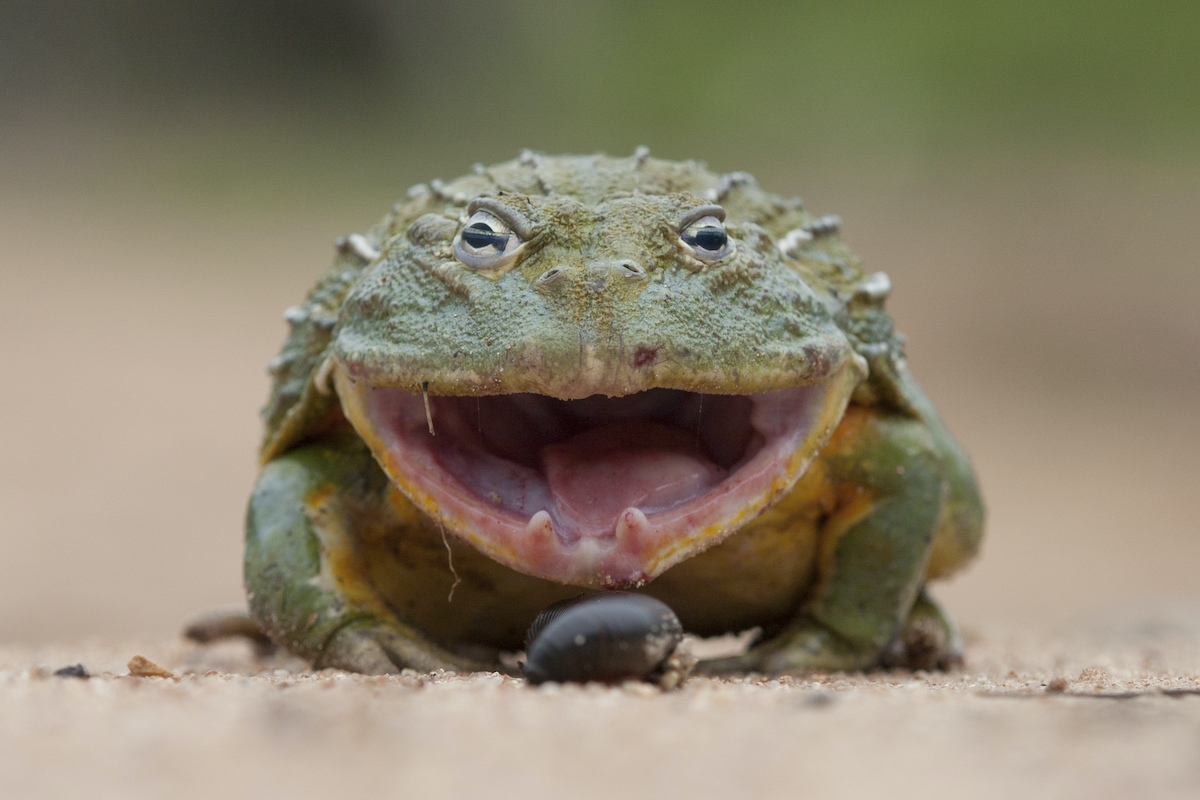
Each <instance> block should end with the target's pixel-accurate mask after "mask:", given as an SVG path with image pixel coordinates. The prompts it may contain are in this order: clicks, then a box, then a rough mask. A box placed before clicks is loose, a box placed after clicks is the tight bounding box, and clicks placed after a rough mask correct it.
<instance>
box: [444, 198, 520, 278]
mask: <svg viewBox="0 0 1200 800" xmlns="http://www.w3.org/2000/svg"><path fill="white" fill-rule="evenodd" d="M520 246H521V239H520V237H519V236H517V234H516V233H514V232H513V230H512V228H511V227H509V226H508V225H507V224H506V223H504V222H503V221H501V220H500V218H499V217H497V216H496V215H494V214H492V213H490V212H488V211H482V210H480V211H476V212H475V213H474V214H472V215H471V218H470V219H468V220H467V224H466V225H464V226H463V229H462V230H461V231H459V234H458V237H457V238H456V239H455V240H454V255H455V256H456V257H457V258H458V260H459V261H461V262H462V263H463V264H465V265H467V266H468V267H471V268H472V269H495V268H496V267H499V266H500V265H502V264H503V263H504V262H505V261H507V260H508V258H509V256H511V255H512V254H513V253H515V252H516V250H517V248H518V247H520Z"/></svg>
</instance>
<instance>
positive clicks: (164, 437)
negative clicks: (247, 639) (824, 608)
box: [0, 0, 1200, 641]
mask: <svg viewBox="0 0 1200 800" xmlns="http://www.w3.org/2000/svg"><path fill="white" fill-rule="evenodd" d="M640 144H645V145H648V146H649V147H650V148H651V150H652V151H653V152H654V153H655V154H656V155H658V156H662V157H673V158H698V159H701V160H704V161H707V162H708V163H709V164H710V166H712V167H713V168H714V169H717V170H735V169H740V170H747V171H750V172H752V173H754V174H756V175H757V176H758V178H759V180H760V183H762V184H763V185H764V186H765V187H767V188H769V189H772V190H775V191H778V192H780V193H782V194H800V195H802V196H803V197H805V199H806V201H807V203H808V206H809V207H810V208H811V209H812V210H814V211H815V212H818V213H825V212H836V213H839V214H841V215H842V216H843V217H844V218H845V220H846V225H845V228H844V236H845V238H846V240H847V241H848V242H849V243H850V244H851V246H853V247H854V248H855V249H857V250H858V251H859V252H860V253H861V254H862V255H863V256H864V257H865V258H866V259H867V262H868V265H869V266H870V267H872V268H875V269H884V270H887V271H888V272H889V273H890V274H891V275H892V278H893V282H894V284H895V286H896V292H895V294H894V297H893V301H892V305H891V308H892V310H893V313H894V315H895V316H896V318H897V320H898V324H899V325H900V327H901V328H902V329H903V330H904V331H906V333H908V334H909V337H910V343H911V347H910V353H911V357H912V362H913V364H914V367H915V369H916V370H917V373H918V375H919V376H920V377H922V379H923V380H924V382H925V384H926V386H927V388H928V389H929V390H930V393H931V394H932V395H933V397H934V400H935V401H936V402H938V404H939V406H940V407H941V408H942V409H943V411H944V413H945V415H946V416H947V418H948V419H949V420H950V422H951V425H952V427H953V428H954V429H955V430H956V431H958V433H959V435H960V437H961V438H962V439H963V440H964V442H965V444H966V445H967V447H968V449H969V450H970V451H971V452H972V453H973V454H974V456H975V459H976V461H977V464H978V466H979V469H980V472H981V476H982V479H983V484H984V489H985V493H986V494H987V497H988V501H989V507H990V511H991V530H990V533H989V540H988V542H987V548H986V551H985V554H984V557H983V558H982V559H981V561H980V562H979V564H978V566H977V567H975V568H974V569H973V570H972V571H971V572H969V573H967V575H966V577H964V578H962V579H960V580H958V581H956V582H954V583H953V584H952V585H950V586H949V587H948V588H947V589H945V590H944V595H945V596H946V597H947V599H948V600H949V601H950V605H951V607H952V608H955V609H957V610H959V611H960V616H962V617H963V619H964V620H965V622H966V623H967V624H968V626H970V625H976V626H980V627H987V626H1001V627H1003V626H1015V627H1028V626H1031V625H1043V624H1054V625H1062V624H1075V623H1074V622H1073V621H1076V620H1079V619H1081V618H1083V617H1087V615H1089V614H1092V613H1100V612H1103V613H1110V612H1112V611H1113V610H1123V609H1128V608H1135V607H1137V608H1140V607H1142V606H1147V607H1149V606H1155V604H1159V605H1162V604H1165V605H1167V606H1170V607H1172V608H1176V607H1178V606H1179V604H1180V603H1181V602H1182V603H1185V604H1187V603H1193V604H1194V603H1200V590H1198V589H1197V588H1196V586H1197V582H1196V581H1195V573H1196V570H1197V568H1198V567H1200V535H1198V533H1200V532H1198V531H1197V520H1198V519H1200V500H1198V497H1200V492H1197V491H1196V489H1197V484H1198V482H1200V466H1198V465H1200V457H1197V455H1196V451H1197V448H1200V420H1198V415H1197V414H1196V404H1197V403H1196V392H1197V390H1198V389H1200V314H1197V313H1196V311H1195V308H1196V300H1195V298H1197V297H1198V296H1200V264H1198V261H1200V259H1198V258H1197V255H1196V252H1197V248H1196V244H1195V236H1196V231H1197V229H1198V228H1200V148H1198V146H1197V145H1198V144H1200V4H1198V3H1195V2H1182V1H1179V2H1166V1H1164V2H1141V3H1132V2H1115V1H1114V0H1097V1H1095V2H1086V3H1085V2H1067V1H1066V0H1060V1H1059V2H1053V1H1049V2H1032V1H1031V0H1014V1H1013V2H1006V3H993V2H958V3H952V2H935V1H934V0H923V1H922V2H890V3H888V2H877V1H874V0H846V1H844V2H838V3H833V2H805V3H797V2H793V3H784V2H761V3H752V4H735V3H717V2H708V1H707V0H699V1H697V2H688V3H674V2H662V3H653V2H638V3H635V2H617V1H615V0H613V1H610V2H587V3H585V2H578V1H576V0H559V1H558V2H548V1H546V0H542V1H540V2H538V1H533V2H509V1H508V0H493V1H492V2H481V1H480V0H448V1H447V2H440V3H411V2H393V3H386V2H382V1H376V2H371V1H369V0H352V1H350V2H339V3H332V2H328V3H321V2H314V1H312V0H302V1H299V2H265V1H264V0H257V1H250V2H217V0H197V1H196V2H191V3H187V4H176V3H162V2H150V0H107V1H99V2H83V1H82V0H44V1H43V2H33V1H32V0H6V2H3V3H0V238H2V240H3V241H4V242H5V247H4V248H3V250H2V251H0V336H3V340H4V341H5V343H6V344H7V347H6V362H7V366H8V369H7V370H6V377H5V378H4V379H3V381H2V382H0V441H3V442H4V443H5V444H4V445H3V447H2V448H0V543H3V545H4V548H5V553H6V555H5V557H4V558H3V559H0V640H22V641H45V640H49V639H63V638H70V637H79V636H84V635H89V634H95V635H105V636H108V635H141V634H145V635H151V634H160V633H164V632H171V631H173V630H175V629H176V628H177V627H178V621H179V619H180V618H181V617H182V616H183V615H185V614H186V613H187V612H188V611H189V610H192V609H195V608H200V607H203V606H206V605H209V604H213V603H217V602H225V601H237V600H238V598H239V593H240V589H239V580H240V577H239V575H240V547H241V545H240V537H241V531H240V524H241V522H240V518H241V514H242V510H243V508H244V502H245V497H246V495H247V493H248V491H249V487H250V485H251V483H252V481H253V477H254V472H255V465H254V449H255V445H256V441H257V435H258V430H257V420H256V418H255V414H254V412H255V410H256V409H257V407H258V405H259V404H261V402H262V399H263V397H265V393H266V387H267V383H266V377H265V374H264V371H263V370H264V365H265V364H266V361H267V360H268V359H269V358H270V357H271V356H272V355H273V351H274V350H275V348H277V347H278V344H279V342H280V341H281V340H282V337H283V332H284V328H283V324H282V322H281V321H280V319H279V313H280V311H281V310H282V309H283V308H284V307H285V306H287V305H289V304H291V303H293V302H296V301H297V300H298V299H299V298H300V297H301V296H302V293H303V292H304V291H305V289H306V288H307V286H308V285H309V283H310V282H311V281H312V280H313V278H314V277H315V276H316V275H317V274H319V272H321V271H322V269H323V268H324V266H325V265H326V263H327V261H328V258H329V256H330V254H331V249H330V243H331V241H332V239H333V238H334V237H335V236H337V235H340V234H343V233H346V232H349V231H353V230H361V229H363V228H365V227H367V226H368V225H369V224H371V223H372V222H373V221H374V220H375V219H377V218H378V217H379V216H381V215H382V214H383V212H384V211H385V210H386V209H387V208H388V205H389V204H390V203H391V202H392V201H393V200H394V199H396V198H397V197H399V196H401V195H402V193H403V191H404V189H405V188H406V187H407V186H409V185H410V184H412V183H416V182H419V181H426V180H429V179H431V178H434V177H444V178H452V177H454V176H456V175H459V174H462V173H465V172H466V171H467V170H468V169H469V167H470V165H471V164H472V163H473V162H476V161H482V162H494V161H499V160H505V159H508V158H512V157H514V156H515V155H516V154H517V152H518V151H519V150H520V149H521V148H523V147H531V148H534V149H538V150H543V151H546V152H593V151H599V150H603V151H608V152H611V153H617V154H620V153H628V152H632V150H633V148H634V147H635V146H636V145H640ZM1155 607H1157V606H1155ZM1189 607H1190V606H1189ZM1098 610H1099V611H1098Z"/></svg>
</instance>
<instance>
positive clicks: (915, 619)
mask: <svg viewBox="0 0 1200 800" xmlns="http://www.w3.org/2000/svg"><path fill="white" fill-rule="evenodd" d="M962 664H963V643H962V637H961V636H960V635H959V633H958V628H957V627H956V626H955V625H954V622H953V621H952V620H951V619H950V617H949V616H947V614H946V612H945V611H943V610H942V609H941V607H940V606H938V604H937V603H935V602H934V601H933V599H932V598H930V597H929V595H928V594H926V593H925V592H924V591H922V592H921V594H920V596H919V597H918V598H917V602H916V603H915V604H914V605H913V610H912V612H911V613H910V614H909V616H908V621H907V622H906V623H905V625H904V630H903V631H902V632H901V633H900V635H899V636H898V637H896V640H895V641H894V642H892V644H891V645H889V646H888V648H887V650H885V651H884V653H883V656H882V657H881V658H880V666H882V667H885V668H887V669H911V670H928V671H934V670H953V669H958V668H960V667H962Z"/></svg>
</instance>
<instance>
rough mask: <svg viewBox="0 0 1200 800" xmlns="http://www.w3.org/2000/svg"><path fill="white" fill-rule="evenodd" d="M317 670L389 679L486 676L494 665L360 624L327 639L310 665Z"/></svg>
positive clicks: (380, 626)
mask: <svg viewBox="0 0 1200 800" xmlns="http://www.w3.org/2000/svg"><path fill="white" fill-rule="evenodd" d="M313 666H314V667H316V668H317V669H325V668H330V667H332V668H334V669H344V670H347V671H349V672H360V673H363V674H364V675H388V674H395V673H398V672H400V671H401V670H403V669H415V670H417V671H419V672H433V671H434V670H439V669H440V670H447V671H450V672H489V671H492V670H494V669H496V666H495V665H494V664H485V663H483V662H479V661H475V660H474V659H470V658H467V657H465V656H460V655H457V654H454V653H450V652H447V651H446V650H443V649H441V648H439V647H437V646H436V645H433V644H430V643H428V642H423V641H420V640H419V639H416V638H414V637H413V636H411V635H409V634H407V633H406V632H404V631H401V630H395V629H393V628H391V627H389V626H387V625H384V624H381V623H378V622H374V621H360V622H356V623H351V624H349V625H346V626H344V627H342V628H340V629H339V630H338V631H337V632H336V633H334V635H333V636H332V637H331V638H330V640H329V642H328V643H327V644H326V645H325V648H324V650H323V651H322V652H321V655H320V657H319V658H318V659H316V662H315V663H314V664H313Z"/></svg>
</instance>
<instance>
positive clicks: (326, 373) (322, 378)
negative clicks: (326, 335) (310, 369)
mask: <svg viewBox="0 0 1200 800" xmlns="http://www.w3.org/2000/svg"><path fill="white" fill-rule="evenodd" d="M333 367H334V360H333V356H326V357H325V360H324V361H322V362H321V366H319V367H317V374H316V375H314V376H313V388H314V389H316V390H317V391H318V392H320V393H321V394H329V393H330V392H331V391H332V389H331V388H330V386H329V378H330V376H331V375H333Z"/></svg>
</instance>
